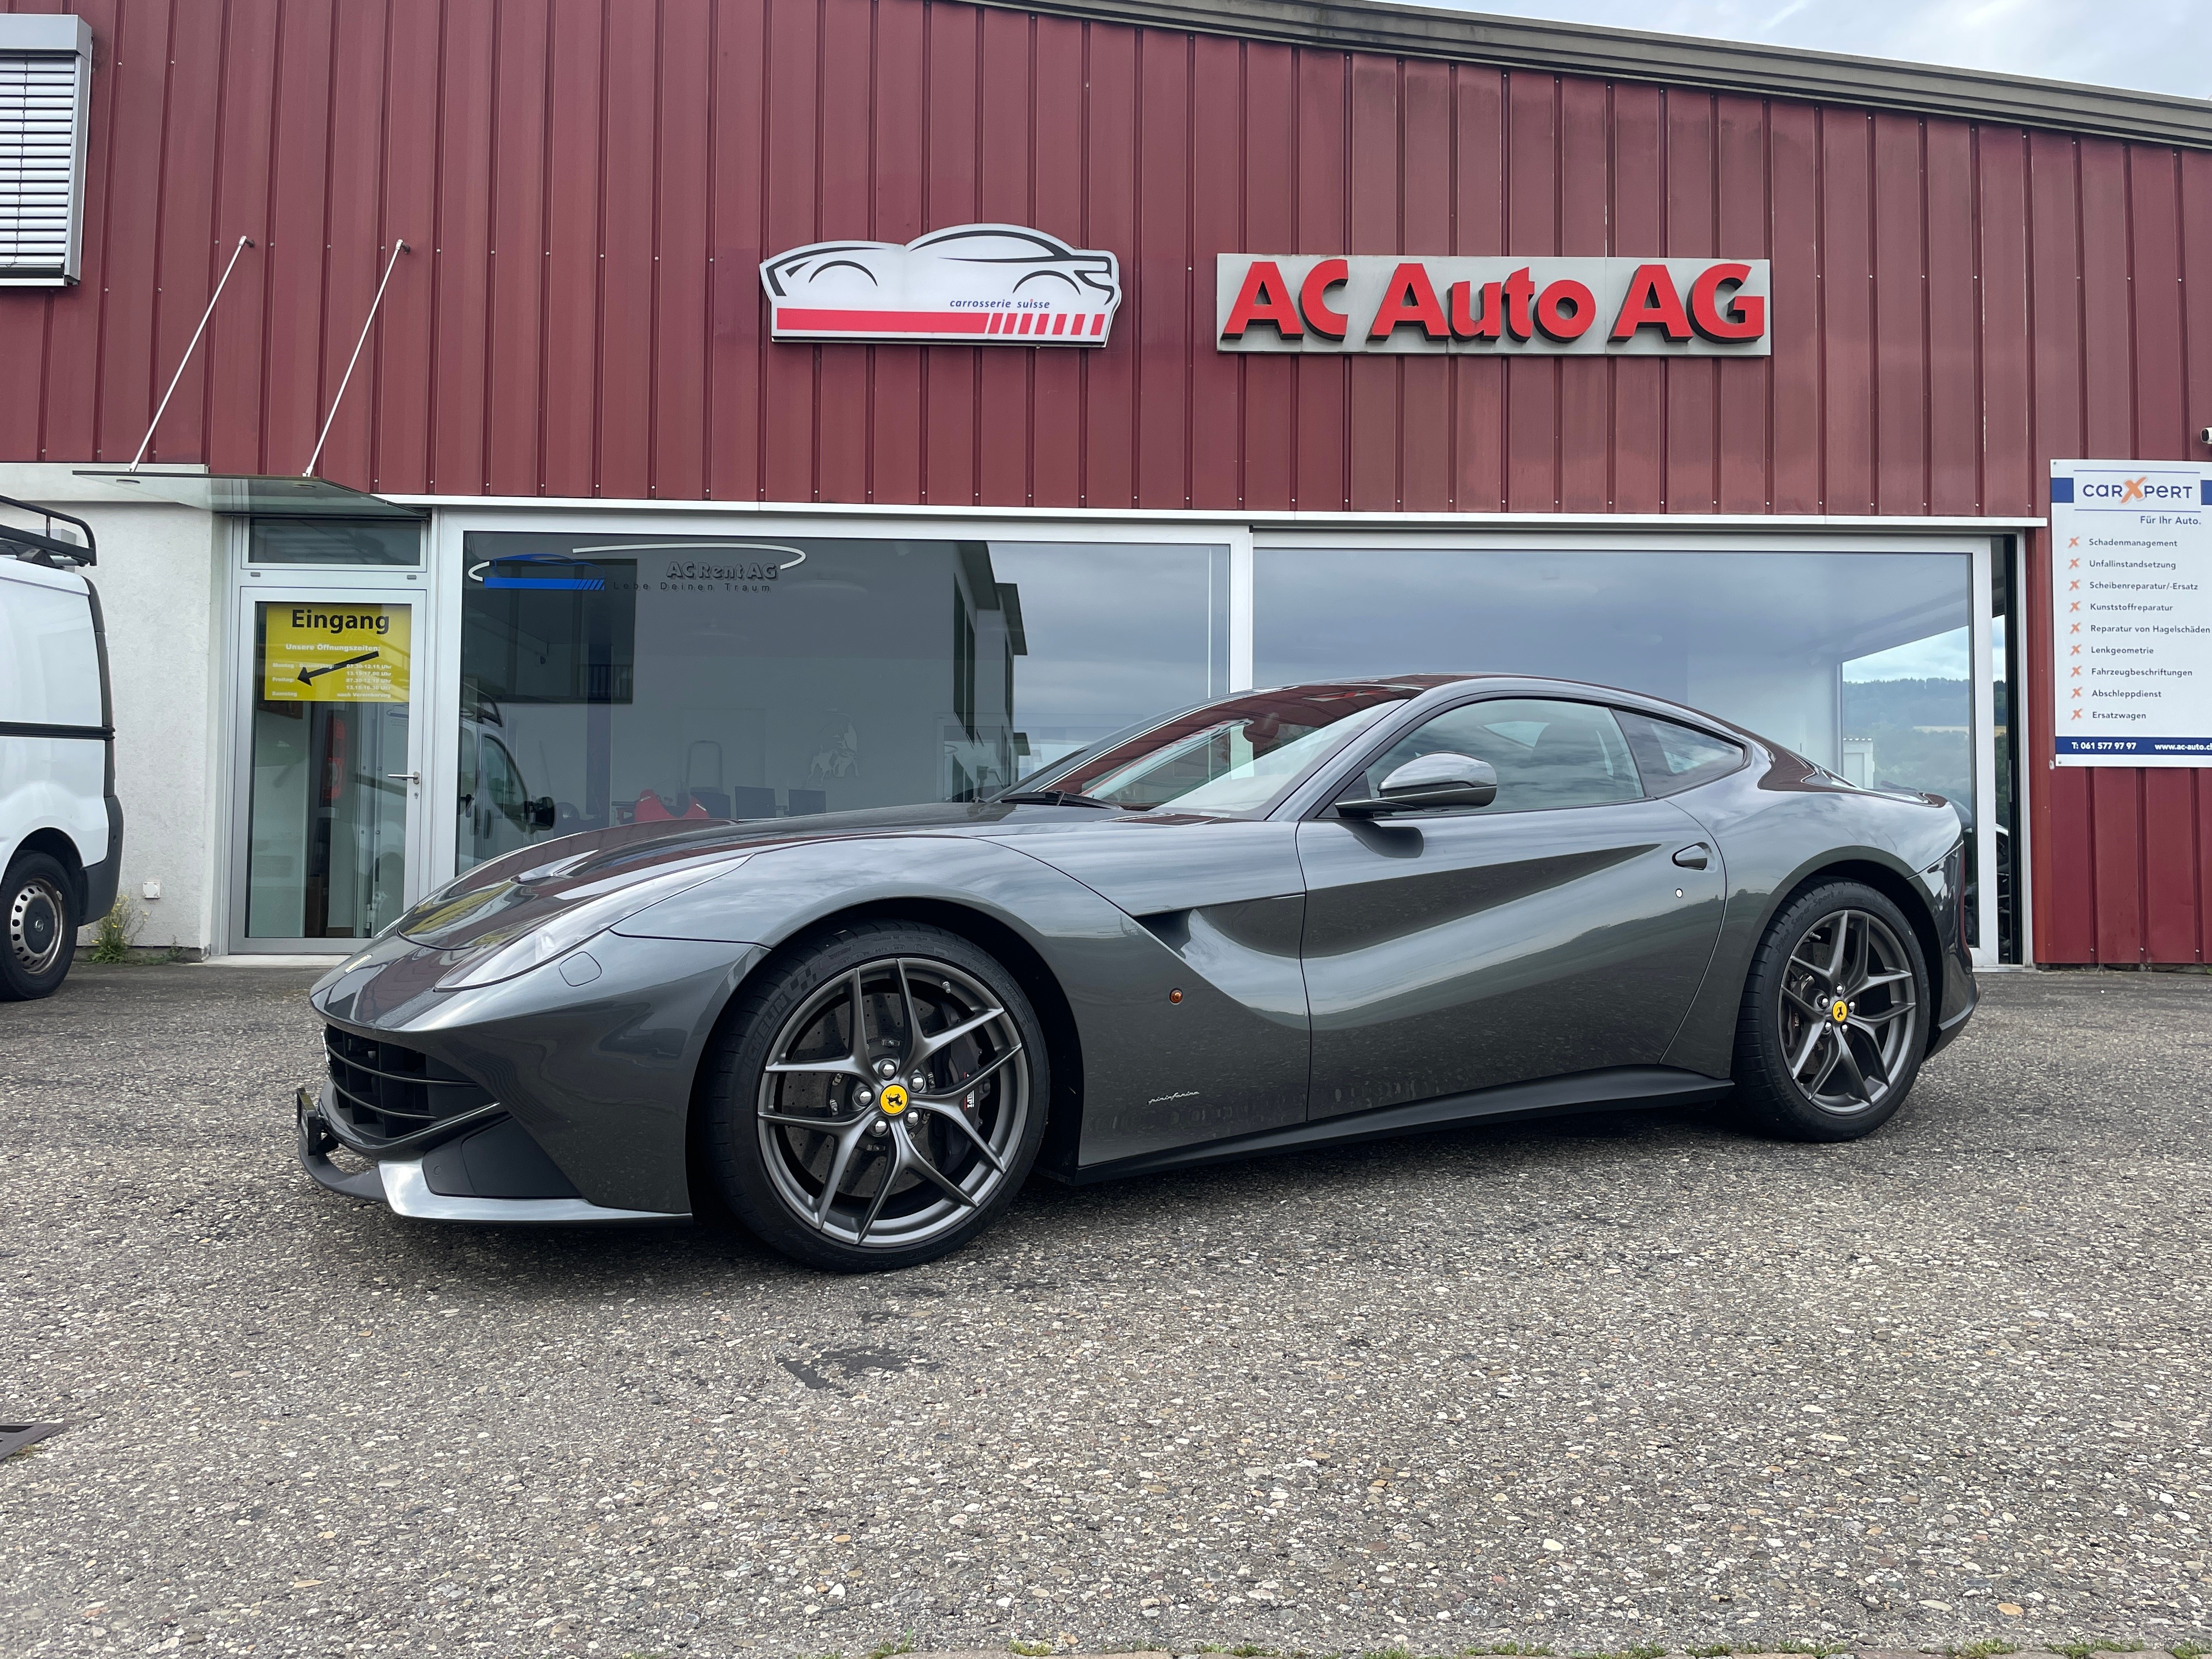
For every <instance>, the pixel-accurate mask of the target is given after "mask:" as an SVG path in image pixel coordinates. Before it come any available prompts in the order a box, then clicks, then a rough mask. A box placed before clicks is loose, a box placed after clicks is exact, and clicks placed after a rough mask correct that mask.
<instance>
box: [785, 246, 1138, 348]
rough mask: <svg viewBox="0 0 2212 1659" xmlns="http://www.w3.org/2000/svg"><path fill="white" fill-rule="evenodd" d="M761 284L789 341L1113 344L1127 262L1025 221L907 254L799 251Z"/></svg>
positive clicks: (896, 250)
mask: <svg viewBox="0 0 2212 1659" xmlns="http://www.w3.org/2000/svg"><path fill="white" fill-rule="evenodd" d="M761 286H762V287H763V289H765V290H766V291H767V294H768V302H769V332H770V333H771V334H772V335H773V336H774V337H775V338H776V339H779V340H847V341H855V342H866V341H906V342H924V343H936V344H939V345H1023V346H1103V345H1104V344H1105V343H1106V339H1107V336H1108V334H1109V331H1111V330H1112V328H1113V326H1114V313H1115V309H1116V308H1117V307H1119V306H1120V305H1121V261H1120V260H1118V259H1116V258H1115V257H1114V255H1112V254H1111V253H1107V252H1101V251H1099V250H1097V249H1094V248H1078V247H1070V246H1068V245H1067V244H1066V243H1065V242H1063V241H1061V240H1060V239H1059V238H1058V237H1056V236H1048V235H1047V234H1045V233H1044V232H1042V231H1041V230H1030V229H1028V228H1025V227H1024V226H1020V225H958V226H955V227H954V228H951V229H950V230H936V231H932V232H931V233H930V234H928V235H927V236H923V237H920V238H918V239H917V240H914V241H911V242H908V243H907V244H906V245H905V246H899V245H898V244H896V243H895V242H816V243H813V244H812V245H811V246H806V247H800V248H793V249H792V250H791V252H788V253H779V254H778V255H776V256H775V258H773V259H769V260H767V261H765V262H764V263H763V264H762V265H761Z"/></svg>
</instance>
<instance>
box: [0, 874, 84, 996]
mask: <svg viewBox="0 0 2212 1659" xmlns="http://www.w3.org/2000/svg"><path fill="white" fill-rule="evenodd" d="M76 930H77V915H76V899H75V897H74V896H72V890H71V884H70V878H69V872H67V871H65V870H64V869H63V868H62V866H61V862H60V860H58V859H55V858H52V857H51V856H49V855H48V854H45V853H25V854H22V855H21V857H20V858H18V859H17V860H15V862H14V863H13V864H11V865H9V866H8V874H7V878H6V879H5V880H4V881H0V1001H9V1002H20V1001H23V1000H27V999H29V998H32V997H45V996H52V994H54V993H55V992H56V991H57V990H58V989H59V988H60V987H61V982H62V981H63V980H64V979H65V978H67V977H68V975H69V970H70V961H71V959H72V958H74V957H76Z"/></svg>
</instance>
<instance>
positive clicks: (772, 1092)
mask: <svg viewBox="0 0 2212 1659" xmlns="http://www.w3.org/2000/svg"><path fill="white" fill-rule="evenodd" d="M768 1052H769V1059H768V1064H767V1065H766V1066H764V1067H763V1071H762V1073H761V1082H760V1091H759V1095H758V1100H757V1118H758V1125H757V1127H758V1132H759V1135H760V1146H761V1152H762V1156H763V1161H764V1162H765V1164H766V1165H767V1168H768V1172H769V1179H770V1180H771V1181H772V1182H774V1183H775V1189H776V1192H777V1194H778V1196H779V1197H781V1199H782V1200H783V1202H784V1204H785V1206H786V1207H787V1208H788V1209H789V1211H790V1212H791V1213H792V1214H793V1217H794V1218H797V1219H798V1220H799V1221H800V1222H802V1223H804V1224H805V1225H807V1226H808V1227H811V1228H812V1229H813V1230H814V1231H816V1232H817V1233H819V1234H821V1235H822V1236H823V1237H824V1238H827V1239H831V1240H834V1241H836V1243H841V1244H846V1245H859V1246H864V1247H868V1248H872V1249H885V1250H890V1249H910V1248H912V1247H913V1246H915V1245H917V1244H921V1243H927V1242H928V1241H929V1240H931V1239H933V1238H935V1237H938V1236H939V1235H940V1234H942V1233H945V1232H948V1231H951V1230H952V1229H954V1228H956V1227H958V1226H960V1225H962V1224H963V1222H964V1221H965V1220H966V1219H967V1218H968V1217H969V1215H971V1214H972V1213H973V1212H975V1211H976V1210H977V1209H979V1208H981V1206H983V1205H984V1204H986V1203H987V1202H988V1201H989V1200H990V1199H991V1198H992V1197H993V1195H994V1194H996V1192H997V1191H998V1189H999V1188H1000V1185H1001V1183H1003V1182H1005V1181H1006V1178H1007V1171H1008V1170H1009V1168H1010V1166H1011V1165H1012V1163H1013V1160H1014V1155H1015V1149H1016V1148H1017V1147H1018V1146H1020V1145H1021V1142H1022V1134H1023V1130H1024V1127H1025V1126H1026V1124H1027V1122H1028V1118H1029V1114H1030V1111H1031V1110H1032V1109H1035V1108H1034V1105H1033V1103H1032V1101H1031V1098H1030V1096H1031V1087H1030V1061H1029V1056H1028V1054H1027V1053H1026V1052H1025V1050H1024V1045H1023V1043H1022V1040H1021V1036H1020V1032H1019V1030H1018V1028H1017V1027H1016V1025H1015V1023H1014V1018H1013V1016H1012V1013H1011V1012H1008V1010H1007V1009H1006V1007H1005V1006H1004V1005H1003V1004H1002V1003H1001V1002H1000V999H999V998H998V996H997V995H996V994H994V993H993V992H992V990H991V989H990V987H987V986H986V985H985V984H983V983H982V981H980V980H978V979H976V978H975V977H974V976H973V975H969V974H968V973H965V972H963V970H961V969H957V968H955V967H952V966H951V964H949V963H943V962H936V961H932V960H929V959H927V958H926V957H883V958H880V959H878V960H877V961H873V962H869V963H862V964H861V965H860V967H857V968H854V969H848V970H847V971H846V972H844V973H841V974H840V975H838V976H837V977H836V979H834V980H831V981H829V983H828V984H826V985H823V986H822V987H819V988H817V990H816V991H815V992H814V993H813V994H811V996H809V997H808V998H807V999H806V1000H805V1001H803V1002H802V1003H801V1004H800V1005H799V1007H798V1008H797V1009H796V1010H795V1011H794V1012H793V1013H792V1015H791V1016H790V1018H787V1019H786V1020H785V1021H784V1023H783V1025H782V1027H781V1030H778V1031H777V1033H776V1036H775V1042H772V1043H771V1044H770V1045H769V1051H768Z"/></svg>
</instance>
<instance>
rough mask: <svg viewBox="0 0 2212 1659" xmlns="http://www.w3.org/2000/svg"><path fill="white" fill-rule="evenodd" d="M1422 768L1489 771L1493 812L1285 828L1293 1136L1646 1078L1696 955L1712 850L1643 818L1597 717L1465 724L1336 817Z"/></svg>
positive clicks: (1540, 710)
mask: <svg viewBox="0 0 2212 1659" xmlns="http://www.w3.org/2000/svg"><path fill="white" fill-rule="evenodd" d="M1438 752H1448V753H1453V754H1461V755H1468V756H1472V757H1474V758H1476V759H1479V760H1485V761H1488V762H1490V763H1492V765H1493V767H1494V768H1495V769H1496V770H1497V773H1498V798H1497V799H1496V801H1495V802H1494V803H1493V804H1492V805H1490V806H1488V807H1484V808H1480V809H1477V810H1473V811H1469V810H1466V809H1449V808H1448V809H1439V810H1436V811H1425V812H1409V813H1406V814H1403V815H1400V816H1394V817H1383V818H1379V819H1372V820H1370V819H1365V818H1360V817H1340V816H1336V815H1334V814H1331V815H1329V816H1327V817H1321V818H1317V819H1313V820H1310V821H1309V822H1307V823H1302V824H1300V825H1299V826H1298V858H1299V860H1300V861H1301V862H1302V863H1303V864H1304V867H1305V879H1306V919H1305V939H1304V951H1303V955H1304V962H1305V972H1306V989H1307V994H1308V996H1309V997H1310V1000H1311V1005H1312V1009H1313V1082H1312V1087H1311V1091H1310V1104H1309V1107H1308V1112H1307V1115H1308V1116H1309V1117H1311V1118H1323V1117H1334V1116H1337V1115H1340V1114H1343V1113H1346V1112H1357V1111H1364V1110H1368V1109H1371V1108H1375V1107H1379V1106H1391V1105H1395V1104H1398V1103H1401V1102H1407V1101H1416V1100H1426V1099H1431V1098H1434V1097H1438V1096H1442V1095H1449V1094H1458V1093H1462V1092H1463V1091H1470V1090H1476V1089H1486V1088H1492V1087H1495V1086H1497V1085H1501V1084H1508V1083H1520V1082H1524V1081H1528V1080H1530V1079H1536V1078H1543V1077H1551V1076H1557V1075H1561V1074H1565V1073H1575V1072H1589V1071H1596V1070H1600V1069H1602V1068H1606V1067H1611V1066H1656V1065H1657V1064H1658V1063H1659V1060H1660V1059H1661V1057H1662V1055H1663V1054H1665V1052H1666V1050H1667V1047H1668V1043H1669V1042H1670V1041H1671V1040H1672V1039H1673V1036H1674V1031H1675V1030H1676V1028H1677V1027H1679V1026H1680V1024H1681V1022H1682V1017H1683V1016H1684V1014H1686V1012H1688V1011H1689V1006H1690V1001H1691V999H1692V997H1693V996H1694V995H1695V994H1697V989H1698V987H1699V984H1700V982H1702V981H1703V980H1704V977H1705V966H1706V963H1708V961H1709V960H1710V959H1711V956H1712V951H1713V945H1714V942H1715V940H1716V939H1717V938H1718V936H1719V932H1720V915H1721V908H1722V899H1723V885H1724V884H1723V880H1722V872H1721V868H1720V860H1719V857H1718V854H1717V849H1715V848H1713V847H1712V845H1711V836H1710V835H1709V834H1708V833H1707V832H1706V831H1705V829H1702V828H1700V827H1699V824H1698V823H1697V821H1696V820H1695V819H1693V818H1692V817H1690V815H1689V814H1688V813H1686V812H1685V811H1682V810H1681V809H1680V808H1679V807H1677V806H1675V805H1674V804H1673V803H1672V802H1669V801H1666V800H1650V799H1644V792H1643V787H1642V784H1641V781H1640V780H1639V779H1638V775H1637V772H1636V769H1635V766H1634V763H1633V761H1632V757H1631V755H1630V752H1629V749H1628V745H1627V744H1626V740H1625V739H1624V738H1623V737H1622V735H1621V733H1620V729H1619V726H1617V724H1616V723H1615V721H1614V719H1613V715H1612V714H1611V713H1610V712H1609V711H1607V710H1606V709H1605V708H1600V707H1596V706H1593V705H1588V704H1581V703H1574V702H1553V701H1548V700H1540V699H1534V698H1510V699H1508V698H1498V699H1491V700H1485V701H1480V702H1473V703H1468V704H1464V705H1462V706H1461V707H1459V708H1454V709H1450V710H1448V711H1446V712H1445V713H1443V714H1439V715H1437V717H1436V718H1435V719H1433V720H1430V721H1429V722H1428V723H1427V724H1426V725H1425V726H1421V727H1420V728H1419V729H1418V730H1416V731H1415V732H1412V733H1410V734H1408V735H1407V737H1405V738H1401V739H1400V740H1399V741H1398V742H1397V743H1395V744H1393V745H1392V746H1391V747H1390V749H1389V750H1388V751H1387V752H1386V753H1383V754H1381V755H1378V756H1376V757H1374V758H1373V760H1372V762H1371V763H1370V765H1369V766H1368V767H1367V768H1366V769H1365V770H1364V772H1363V774H1362V775H1360V776H1358V778H1356V779H1355V780H1354V781H1352V782H1351V783H1350V784H1348V785H1347V786H1346V788H1345V789H1344V790H1343V791H1342V792H1341V793H1340V799H1348V798H1352V797H1356V796H1370V797H1371V796H1373V795H1374V794H1376V793H1378V792H1379V789H1380V787H1381V783H1382V780H1383V778H1384V777H1385V776H1387V775H1389V773H1390V772H1391V771H1392V770H1394V769H1395V768H1397V767H1399V766H1401V765H1403V764H1404V763H1406V762H1407V761H1409V760H1413V759H1415V758H1418V757H1420V756H1422V755H1425V754H1431V753H1438Z"/></svg>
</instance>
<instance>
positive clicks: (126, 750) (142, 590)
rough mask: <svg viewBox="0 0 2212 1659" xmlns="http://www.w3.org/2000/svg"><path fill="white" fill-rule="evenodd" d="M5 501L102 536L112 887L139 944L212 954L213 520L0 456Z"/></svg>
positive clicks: (217, 650) (64, 469) (216, 659)
mask: <svg viewBox="0 0 2212 1659" xmlns="http://www.w3.org/2000/svg"><path fill="white" fill-rule="evenodd" d="M165 470H166V471H175V470H176V469H175V468H173V467H170V468H166V469H165ZM0 495H13V496H15V497H16V498H17V499H19V500H21V501H35V502H38V503H40V505H42V506H52V507H59V508H60V509H62V510H63V511H64V512H67V513H75V514H76V516H78V517H79V518H82V519H83V520H86V521H88V523H89V524H90V525H91V526H92V528H93V534H94V536H95V537H96V538H98V539H99V543H100V562H99V564H98V565H96V566H94V568H92V569H91V570H89V571H88V572H87V573H86V574H88V576H90V577H91V579H92V581H93V584H94V586H96V587H98V588H99V590H100V609H101V611H102V612H103V614H104V615H105V616H106V621H107V664H108V678H109V680H110V683H111V684H112V686H113V689H114V696H115V793H116V796H117V799H119V800H121V802H122V803H123V872H122V880H121V884H120V885H119V886H118V889H117V891H118V893H119V894H120V895H121V896H123V897H125V898H126V899H128V900H129V901H130V902H131V904H132V905H133V906H134V907H136V908H137V911H138V912H139V914H140V915H143V918H144V921H143V926H142V927H141V928H140V931H139V933H138V938H137V943H138V944H139V945H155V946H160V945H179V946H182V947H184V948H185V949H186V950H190V951H205V950H208V949H210V948H211V945H212V943H213V941H214V939H215V938H216V915H215V902H216V858H217V856H218V854H219V852H220V850H221V848H222V846H223V844H224V842H225V841H226V840H227V826H228V816H227V815H218V814H217V812H216V810H215V796H216V784H217V773H218V770H219V767H220V763H221V756H222V742H221V738H220V732H221V731H222V724H221V722H222V719H223V718H224V714H225V706H224V705H225V700H226V698H227V696H228V674H227V673H226V672H225V671H224V668H225V661H224V660H222V659H221V658H222V648H223V639H222V629H221V627H220V625H219V623H218V621H217V618H218V617H219V615H220V611H219V609H218V601H219V599H220V596H221V593H222V558H221V549H222V542H221V540H220V538H219V536H218V529H219V526H218V522H217V520H216V517H215V515H213V514H212V513H202V512H197V511H196V510H194V509H193V508H191V507H175V506H169V505H166V504H160V503H154V502H146V503H140V502H136V501H128V500H125V499H123V498H122V492H121V491H120V490H119V489H116V488H115V487H112V486H108V485H102V484H100V483H93V482H91V481H88V480H86V479H82V478H78V477H74V476H73V475H72V470H71V468H70V467H69V466H66V465H46V464H33V463H8V462H0ZM149 881H155V882H159V883H160V884H161V897H160V898H158V899H152V900H149V899H148V898H146V897H145V896H143V895H144V889H145V884H146V883H148V882H149Z"/></svg>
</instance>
